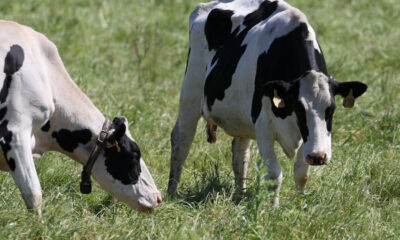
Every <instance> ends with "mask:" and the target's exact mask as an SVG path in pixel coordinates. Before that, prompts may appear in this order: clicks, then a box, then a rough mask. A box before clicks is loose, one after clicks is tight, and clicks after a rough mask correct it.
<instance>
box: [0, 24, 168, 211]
mask: <svg viewBox="0 0 400 240" xmlns="http://www.w3.org/2000/svg"><path fill="white" fill-rule="evenodd" d="M0 66H1V67H0V68H1V69H3V71H0V84H1V90H0V146H1V148H0V150H1V151H2V153H0V170H3V171H9V172H11V175H12V177H13V178H14V180H15V183H16V184H17V185H18V188H19V189H20V191H21V193H22V197H23V199H24V201H25V203H26V206H27V208H28V209H32V210H35V211H36V212H37V213H38V214H39V215H40V214H41V210H40V206H41V202H42V192H41V187H40V183H39V179H38V176H37V173H36V169H35V165H34V161H33V156H35V157H39V156H40V155H41V154H42V153H44V152H46V151H50V150H55V151H59V152H62V153H64V154H66V155H68V156H69V157H71V158H72V159H74V160H76V161H78V162H80V163H82V164H85V163H86V161H88V158H89V155H90V153H91V151H92V150H93V149H94V148H95V146H96V140H97V137H98V135H99V133H100V132H101V130H102V129H103V128H102V126H103V123H104V122H105V117H104V116H103V114H102V113H101V112H100V111H99V110H98V109H97V108H96V107H95V106H94V105H93V103H92V102H91V101H90V100H89V98H88V97H87V96H86V95H85V94H84V93H83V92H82V91H81V90H80V89H79V88H78V87H77V85H76V84H75V83H74V81H72V80H71V78H70V76H69V75H68V73H67V71H66V69H65V67H64V65H63V62H62V61H61V58H60V56H59V54H58V51H57V48H56V46H55V45H54V44H53V43H52V42H51V41H50V40H48V39H47V38H46V37H45V36H44V35H43V34H41V33H38V32H36V31H34V30H33V29H31V28H29V27H26V26H23V25H19V24H17V23H14V22H9V21H0ZM128 129H129V128H128V121H127V120H126V118H124V117H118V118H115V119H114V121H113V122H112V123H111V125H110V127H109V129H108V131H110V132H114V133H115V135H114V139H113V142H114V143H115V144H116V145H110V144H108V145H109V146H108V147H105V148H104V149H103V150H102V151H101V152H100V154H99V156H98V158H97V160H96V162H95V164H94V166H93V168H92V171H91V173H92V174H93V177H94V179H95V180H96V181H97V182H98V183H99V184H100V186H101V187H102V188H104V189H105V190H106V191H108V192H109V193H110V194H111V195H113V196H115V197H116V198H117V199H119V200H121V201H123V202H125V203H127V204H129V205H130V206H131V207H132V208H134V209H138V210H143V211H147V210H149V209H152V208H155V207H156V206H157V205H159V204H160V203H161V195H160V192H159V191H158V189H157V187H156V185H155V184H154V181H153V179H152V177H151V175H150V172H149V171H148V169H147V167H146V164H145V163H144V161H143V160H142V158H141V155H140V150H139V147H138V146H137V145H136V143H135V142H134V140H133V139H132V137H131V134H130V132H129V130H128ZM106 141H109V139H106ZM115 141H116V142H115Z"/></svg>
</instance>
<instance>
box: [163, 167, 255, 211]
mask: <svg viewBox="0 0 400 240" xmlns="http://www.w3.org/2000/svg"><path fill="white" fill-rule="evenodd" d="M193 177H194V183H192V184H190V185H185V184H182V185H181V186H180V190H179V194H178V195H175V196H169V197H168V198H169V199H170V200H177V201H178V203H180V204H183V205H187V204H189V205H191V206H198V205H201V204H204V203H206V202H211V203H213V202H215V201H216V200H217V199H220V198H221V197H222V198H223V199H225V200H230V201H232V202H233V204H235V205H239V204H241V203H243V202H247V201H251V200H252V199H254V198H255V197H256V196H257V194H258V191H256V190H255V189H254V184H253V182H252V180H251V179H248V180H247V182H248V186H250V187H249V188H247V189H246V192H245V193H241V192H238V191H237V189H236V187H235V183H234V176H233V174H225V173H223V174H222V175H221V174H220V171H219V166H218V164H215V165H214V167H213V169H212V170H211V171H210V169H206V170H203V171H202V173H201V174H200V175H198V174H197V175H194V176H193Z"/></svg>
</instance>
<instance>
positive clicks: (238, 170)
mask: <svg viewBox="0 0 400 240" xmlns="http://www.w3.org/2000/svg"><path fill="white" fill-rule="evenodd" d="M249 159H250V139H247V138H240V137H235V138H234V139H233V141H232V166H233V172H234V173H235V185H236V189H237V191H238V192H239V193H244V192H246V176H247V166H248V164H249Z"/></svg>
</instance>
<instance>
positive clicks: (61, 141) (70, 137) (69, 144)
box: [51, 129, 92, 152]
mask: <svg viewBox="0 0 400 240" xmlns="http://www.w3.org/2000/svg"><path fill="white" fill-rule="evenodd" d="M51 136H52V137H53V138H55V139H56V140H57V143H58V145H60V147H61V148H62V149H64V150H65V151H68V152H73V151H74V150H75V148H77V147H78V145H79V143H82V144H86V143H88V142H89V141H90V139H91V138H92V132H91V131H90V130H89V129H83V130H76V131H72V132H71V131H70V130H67V129H60V130H59V131H58V132H56V131H54V132H53V133H52V134H51Z"/></svg>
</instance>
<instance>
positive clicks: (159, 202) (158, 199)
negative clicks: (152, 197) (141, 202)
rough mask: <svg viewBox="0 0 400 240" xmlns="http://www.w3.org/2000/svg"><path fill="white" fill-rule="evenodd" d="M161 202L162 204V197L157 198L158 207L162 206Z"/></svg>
mask: <svg viewBox="0 0 400 240" xmlns="http://www.w3.org/2000/svg"><path fill="white" fill-rule="evenodd" d="M161 202H162V198H161V196H157V205H156V206H158V205H160V204H161Z"/></svg>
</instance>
